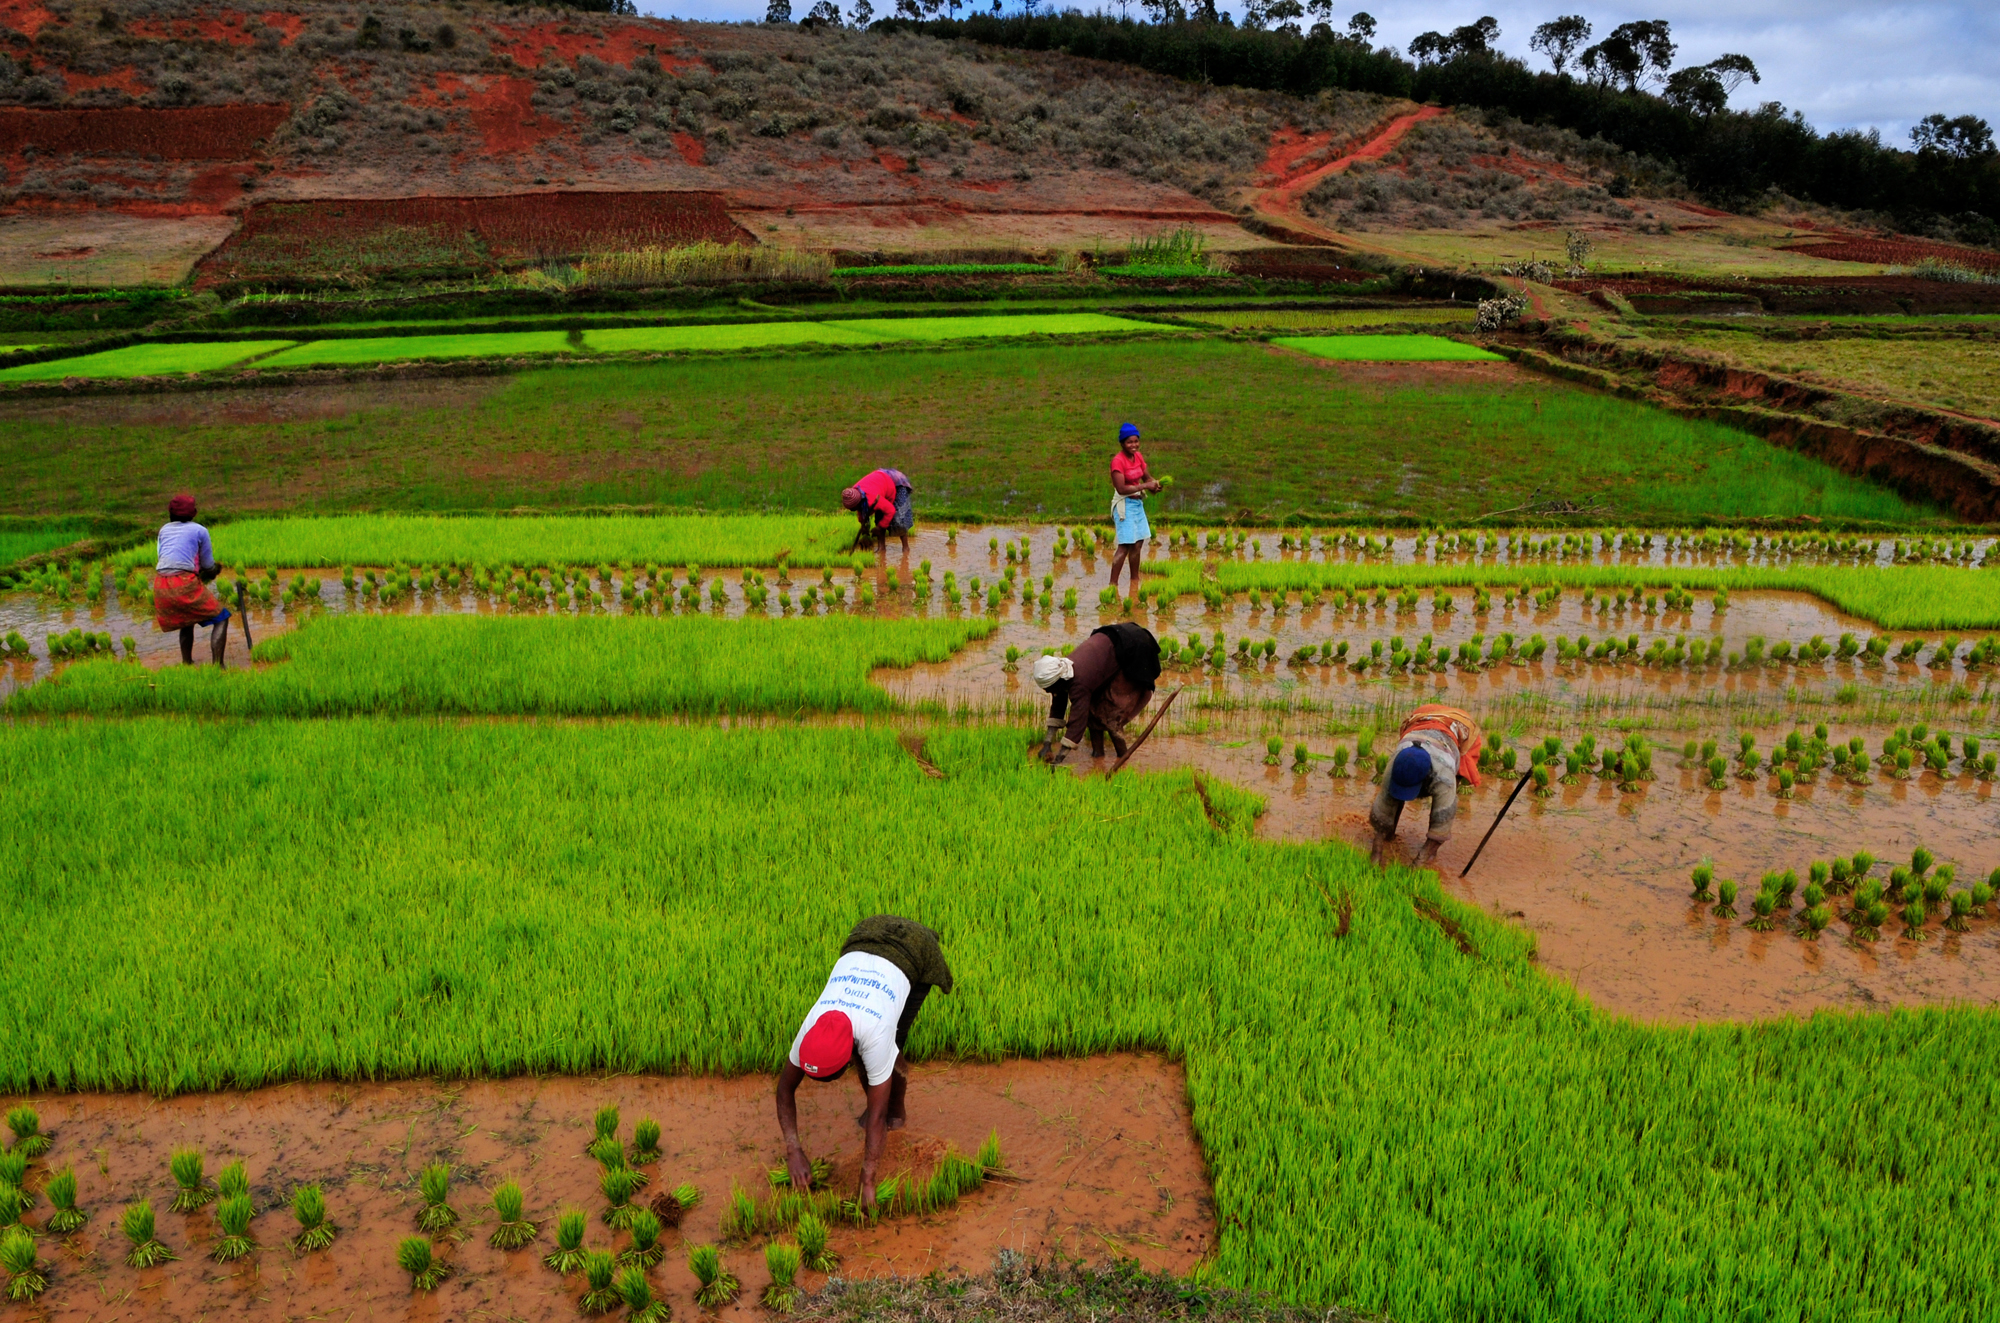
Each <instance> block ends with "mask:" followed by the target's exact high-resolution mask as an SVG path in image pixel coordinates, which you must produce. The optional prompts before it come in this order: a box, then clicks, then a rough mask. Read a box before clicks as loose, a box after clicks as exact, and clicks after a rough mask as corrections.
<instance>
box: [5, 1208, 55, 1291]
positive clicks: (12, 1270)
mask: <svg viewBox="0 0 2000 1323" xmlns="http://www.w3.org/2000/svg"><path fill="white" fill-rule="evenodd" d="M0 1267H5V1268H6V1270H7V1298H8V1299H9V1300H12V1301H15V1302H17V1303H27V1302H29V1301H32V1300H33V1299H34V1298H35V1297H36V1296H38V1295H40V1294H41V1293H42V1292H44V1291H46V1290H48V1289H49V1279H48V1278H47V1277H45V1276H44V1275H43V1274H42V1265H41V1261H40V1260H39V1259H37V1258H36V1257H35V1238H34V1236H33V1234H31V1233H30V1232H29V1231H28V1229H27V1228H26V1227H23V1226H11V1227H8V1228H7V1233H6V1234H5V1235H4V1236H0Z"/></svg>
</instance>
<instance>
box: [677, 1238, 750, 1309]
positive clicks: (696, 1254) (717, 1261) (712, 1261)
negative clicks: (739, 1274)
mask: <svg viewBox="0 0 2000 1323" xmlns="http://www.w3.org/2000/svg"><path fill="white" fill-rule="evenodd" d="M688 1271H689V1272H691V1273H693V1274H694V1279H695V1281H696V1282H697V1283H698V1284H699V1289H698V1290H696V1292H695V1297H694V1298H695V1302H696V1303H697V1304H699V1305H701V1306H703V1307H704V1308H707V1309H716V1308H719V1307H720V1306H722V1305H726V1304H728V1303H729V1302H730V1301H732V1300H734V1299H735V1298H736V1294H737V1292H739V1291H741V1290H742V1289H743V1288H742V1286H741V1285H740V1284H739V1283H738V1282H737V1280H736V1278H734V1277H733V1276H731V1275H730V1272H729V1270H728V1269H727V1268H725V1267H723V1265H722V1255H721V1253H720V1252H719V1251H718V1250H717V1249H716V1248H715V1246H713V1245H690V1246H689V1247H688Z"/></svg>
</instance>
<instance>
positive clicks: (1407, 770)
mask: <svg viewBox="0 0 2000 1323" xmlns="http://www.w3.org/2000/svg"><path fill="white" fill-rule="evenodd" d="M1430 781H1431V756H1430V754H1429V753H1427V752H1425V751H1424V750H1423V749H1420V748H1418V747H1417V746H1416V745H1414V744H1412V745H1408V746H1406V747H1405V748H1403V749H1402V750H1400V751H1398V753H1397V754H1396V761H1395V762H1393V763H1390V764H1389V796H1390V798H1392V799H1406V800H1407V799H1416V798H1418V797H1419V796H1421V795H1427V794H1429V793H1430V790H1429V786H1430Z"/></svg>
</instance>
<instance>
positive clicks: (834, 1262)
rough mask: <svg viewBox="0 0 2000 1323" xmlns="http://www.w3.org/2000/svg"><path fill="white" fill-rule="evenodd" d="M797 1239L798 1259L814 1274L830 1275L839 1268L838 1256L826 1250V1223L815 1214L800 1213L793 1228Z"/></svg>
mask: <svg viewBox="0 0 2000 1323" xmlns="http://www.w3.org/2000/svg"><path fill="white" fill-rule="evenodd" d="M793 1231H794V1233H795V1234H796V1235H797V1236H798V1238H799V1257H800V1259H801V1260H802V1261H803V1262H804V1264H805V1266H806V1267H808V1268H810V1269H812V1270H813V1271H814V1272H824V1273H830V1272H832V1271H833V1270H834V1269H836V1268H838V1267H839V1266H840V1256H839V1255H838V1254H835V1253H834V1252H833V1251H832V1250H830V1249H828V1248H827V1243H826V1242H827V1227H826V1223H825V1222H823V1221H822V1220H820V1218H819V1215H818V1214H816V1213H801V1214H800V1215H799V1221H798V1225H797V1226H796V1227H794V1228H793Z"/></svg>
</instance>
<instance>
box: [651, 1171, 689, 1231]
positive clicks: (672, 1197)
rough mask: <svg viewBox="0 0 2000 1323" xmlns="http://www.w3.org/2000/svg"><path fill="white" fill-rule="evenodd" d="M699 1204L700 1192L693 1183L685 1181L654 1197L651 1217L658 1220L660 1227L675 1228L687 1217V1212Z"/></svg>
mask: <svg viewBox="0 0 2000 1323" xmlns="http://www.w3.org/2000/svg"><path fill="white" fill-rule="evenodd" d="M700 1202H701V1191H700V1190H698V1189H696V1188H695V1185H694V1182H693V1181H685V1182H683V1183H682V1184H680V1185H677V1186H675V1187H674V1188H673V1189H671V1190H662V1191H661V1192H660V1193H658V1194H656V1195H654V1196H653V1202H652V1204H651V1205H650V1207H651V1209H652V1213H653V1216H654V1217H657V1218H659V1219H660V1225H661V1226H664V1227H677V1226H679V1225H680V1224H681V1219H682V1218H683V1217H686V1216H687V1212H688V1210H689V1209H690V1208H693V1207H694V1206H695V1205H696V1204H698V1203H700Z"/></svg>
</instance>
